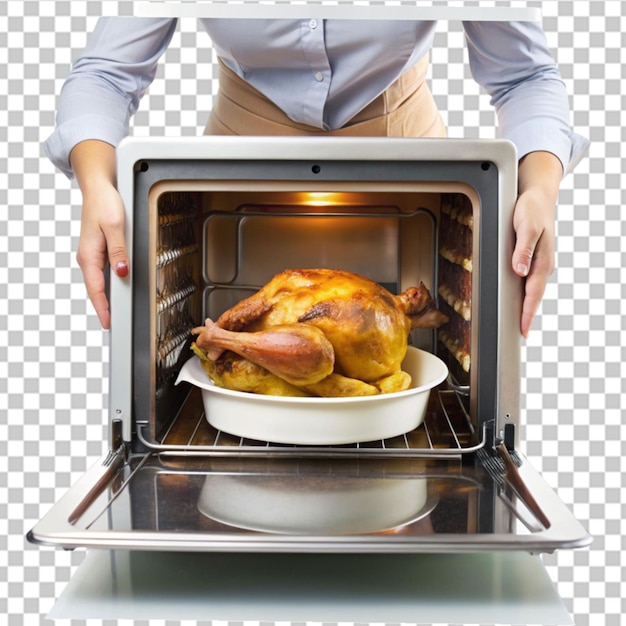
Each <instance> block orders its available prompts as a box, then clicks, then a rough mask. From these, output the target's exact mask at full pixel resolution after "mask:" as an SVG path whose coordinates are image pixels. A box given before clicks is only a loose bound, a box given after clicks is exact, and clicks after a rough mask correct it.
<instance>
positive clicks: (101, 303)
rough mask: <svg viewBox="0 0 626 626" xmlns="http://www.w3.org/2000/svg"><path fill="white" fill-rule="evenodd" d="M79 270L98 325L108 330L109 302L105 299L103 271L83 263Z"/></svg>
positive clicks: (97, 266)
mask: <svg viewBox="0 0 626 626" xmlns="http://www.w3.org/2000/svg"><path fill="white" fill-rule="evenodd" d="M81 270H82V272H83V280H84V282H85V287H86V288H87V295H88V296H89V299H90V300H91V304H92V305H93V308H94V309H95V311H96V315H97V316H98V319H99V320H100V324H101V325H102V328H104V329H108V328H110V326H111V312H110V311H109V301H108V300H107V297H106V291H105V281H104V272H103V269H102V268H101V267H100V266H99V265H98V264H96V263H83V264H82V265H81Z"/></svg>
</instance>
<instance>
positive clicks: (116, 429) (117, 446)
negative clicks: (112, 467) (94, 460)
mask: <svg viewBox="0 0 626 626" xmlns="http://www.w3.org/2000/svg"><path fill="white" fill-rule="evenodd" d="M113 456H116V457H119V456H121V457H123V459H124V462H126V461H128V444H127V443H126V442H125V441H124V425H123V422H122V420H121V419H113V420H112V421H111V449H110V450H109V454H108V456H107V458H109V457H113Z"/></svg>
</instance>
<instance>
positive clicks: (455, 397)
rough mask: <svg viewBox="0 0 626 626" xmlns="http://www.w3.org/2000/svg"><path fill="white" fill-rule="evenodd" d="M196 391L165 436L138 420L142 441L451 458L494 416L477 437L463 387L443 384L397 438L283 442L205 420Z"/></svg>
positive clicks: (466, 449)
mask: <svg viewBox="0 0 626 626" xmlns="http://www.w3.org/2000/svg"><path fill="white" fill-rule="evenodd" d="M194 391H196V392H197V391H198V390H192V392H191V393H190V400H189V401H188V403H187V404H192V405H193V408H192V410H191V411H189V410H187V411H185V410H183V411H181V412H180V413H179V415H178V416H177V418H176V419H175V420H174V421H173V422H172V424H171V425H170V427H169V428H168V430H167V432H166V433H165V434H164V435H163V437H162V438H161V440H160V441H158V440H154V438H152V437H151V436H150V424H149V423H148V422H147V421H138V422H137V423H136V425H137V437H138V440H139V441H140V442H141V444H142V445H144V446H145V447H146V448H147V449H149V450H151V451H153V452H157V453H161V454H173V455H180V456H222V457H223V456H254V457H278V456H280V457H299V458H302V457H325V458H398V457H403V458H420V457H428V458H446V459H450V458H461V457H462V456H463V455H465V454H471V453H475V452H477V451H478V450H480V449H482V448H484V447H485V445H486V442H487V437H488V433H489V429H490V428H492V427H493V421H485V422H484V423H483V427H482V432H481V433H480V439H478V438H477V437H476V433H475V429H474V427H473V426H472V424H471V420H470V416H469V413H468V412H467V408H466V406H465V403H464V396H465V393H464V392H463V391H459V389H458V388H440V389H437V390H436V393H434V394H431V398H432V397H435V398H436V400H435V401H434V402H432V401H431V403H430V405H429V411H428V412H427V415H426V418H425V419H424V422H423V423H422V424H421V425H420V426H419V427H418V428H416V429H415V430H414V431H412V432H410V433H406V434H404V435H400V436H398V437H394V438H392V439H384V440H378V441H372V442H366V443H355V444H345V445H338V446H329V445H324V446H305V445H290V444H282V443H280V444H279V443H273V442H269V441H265V442H264V441H256V440H252V439H247V438H243V437H239V436H234V435H230V434H228V433H225V432H223V431H218V430H216V429H214V428H213V427H212V426H211V425H210V424H209V423H208V421H207V420H206V417H205V414H204V409H203V407H202V403H201V402H198V401H197V400H198V398H197V397H196V398H195V399H194V398H192V396H193V395H194ZM195 395H196V396H198V395H199V394H195ZM194 400H195V402H194ZM433 405H435V406H433ZM437 405H438V406H437ZM431 407H432V408H431ZM183 421H184V422H185V423H184V424H183V423H182V422H183Z"/></svg>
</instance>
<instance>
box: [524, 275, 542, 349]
mask: <svg viewBox="0 0 626 626" xmlns="http://www.w3.org/2000/svg"><path fill="white" fill-rule="evenodd" d="M546 284H547V278H546V277H545V276H543V275H542V274H539V273H533V274H531V275H529V276H528V278H527V279H526V283H525V285H524V302H523V305H522V316H521V320H520V331H521V333H522V337H524V338H526V339H527V338H528V334H529V332H530V328H531V326H532V323H533V321H534V319H535V315H536V314H537V311H538V310H539V306H540V304H541V300H542V298H543V294H544V292H545V290H546Z"/></svg>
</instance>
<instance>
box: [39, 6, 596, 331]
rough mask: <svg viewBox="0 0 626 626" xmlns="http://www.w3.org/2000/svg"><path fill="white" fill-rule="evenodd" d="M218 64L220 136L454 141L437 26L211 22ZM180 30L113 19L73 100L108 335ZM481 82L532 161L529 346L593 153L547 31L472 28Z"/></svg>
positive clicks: (62, 107) (527, 164)
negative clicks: (134, 143)
mask: <svg viewBox="0 0 626 626" xmlns="http://www.w3.org/2000/svg"><path fill="white" fill-rule="evenodd" d="M201 21H202V23H203V25H204V27H205V29H206V30H207V32H208V34H209V35H210V37H211V39H212V41H213V45H214V47H215V49H216V51H217V55H218V58H219V65H220V89H219V92H218V95H217V97H216V100H215V103H214V107H213V110H212V111H211V115H210V116H209V121H208V123H207V128H206V132H207V133H211V134H239V135H250V134H254V135H274V134H289V135H321V134H323V135H362V136H415V137H441V136H445V129H444V126H443V123H442V121H441V118H440V116H439V113H438V112H437V109H436V106H435V103H434V100H433V98H432V95H431V94H430V91H429V89H428V85H427V84H426V82H425V77H426V71H427V67H428V52H429V50H430V48H431V46H432V43H433V38H434V31H435V23H434V22H413V21H384V20H381V21H376V22H374V21H371V22H369V21H368V22H363V21H355V22H351V21H347V20H318V19H304V20H291V19H289V20H227V19H213V20H201ZM175 29H176V20H173V19H156V18H102V19H101V20H99V22H98V24H97V26H96V29H95V31H94V33H93V34H92V36H91V38H90V40H89V43H88V45H87V48H86V50H85V51H84V53H83V54H82V55H81V57H80V58H79V59H78V60H77V61H76V63H75V65H74V67H73V68H72V71H71V73H70V75H69V77H68V79H67V80H66V82H65V84H64V87H63V89H62V92H61V96H60V100H59V110H58V116H57V127H56V129H55V131H54V133H53V134H52V136H51V137H50V138H49V139H48V140H47V141H46V143H45V150H46V153H47V154H48V156H49V157H50V159H51V160H52V161H53V163H55V165H57V167H59V168H60V169H61V170H62V171H64V172H65V173H66V174H67V175H68V176H69V177H72V176H73V175H75V176H76V179H77V181H78V184H79V186H80V189H81V192H82V195H83V214H82V223H81V235H80V243H79V248H78V253H77V259H78V262H79V265H80V267H81V269H82V271H83V276H84V280H85V284H86V287H87V291H88V293H89V297H90V299H91V301H92V303H93V305H94V307H95V310H96V313H97V314H98V318H99V319H100V322H101V324H102V326H103V327H104V328H108V327H109V324H110V314H109V308H108V302H107V299H106V296H105V292H104V275H103V270H104V268H105V266H106V264H107V262H109V263H110V264H111V267H112V268H113V269H114V271H115V272H116V273H117V275H118V276H120V277H125V276H126V275H127V274H128V271H129V266H128V255H127V251H126V242H125V240H124V232H123V223H124V210H123V206H122V201H121V198H120V197H119V194H118V193H117V190H116V172H115V146H116V145H117V143H118V142H119V141H120V139H121V138H122V137H124V136H125V135H126V134H127V133H128V128H129V120H130V118H131V117H132V115H133V114H134V113H135V111H136V110H137V108H138V105H139V101H140V99H141V97H142V95H143V94H144V93H145V91H146V89H147V88H148V86H149V85H150V83H151V82H152V80H153V79H154V76H155V74H156V66H157V62H158V60H159V58H160V56H161V55H162V54H163V52H164V51H165V50H166V48H167V46H168V44H169V42H170V41H171V38H172V35H173V33H174V31H175ZM464 29H465V34H466V39H467V45H468V51H469V59H470V68H471V70H472V73H473V76H474V78H475V80H476V81H477V82H478V83H479V84H480V85H481V86H482V87H483V88H484V89H486V90H487V92H488V93H489V94H490V95H491V103H492V104H493V106H494V107H495V109H496V113H497V116H498V123H499V129H500V135H501V136H502V137H505V138H507V139H510V140H511V141H512V142H513V143H514V144H515V145H516V147H517V150H518V156H519V195H518V199H517V203H516V206H515V211H514V218H513V221H514V223H513V226H514V229H515V233H516V246H515V250H514V253H513V257H512V266H513V269H514V271H515V272H517V273H518V274H519V275H520V276H523V277H525V279H526V280H525V296H524V302H523V310H522V314H521V320H520V331H521V333H522V335H523V336H524V337H526V336H527V335H528V332H529V330H530V327H531V324H532V320H533V318H534V316H535V314H536V312H537V309H538V307H539V304H540V302H541V298H542V296H543V293H544V290H545V287H546V284H547V280H548V277H549V276H550V274H551V273H552V271H553V269H554V226H555V205H556V200H557V195H558V190H559V185H560V181H561V179H562V177H563V175H564V173H565V172H567V171H569V170H571V169H572V168H573V167H574V165H575V164H576V163H577V162H578V160H580V158H581V157H582V155H583V153H584V152H585V150H586V147H587V141H586V140H585V139H583V138H582V137H580V136H578V135H576V134H575V133H573V132H572V130H571V128H570V126H569V121H568V119H569V108H568V101H567V94H566V92H565V88H564V85H563V82H562V80H561V77H560V75H559V72H558V69H557V67H556V64H555V62H554V59H553V58H552V56H551V54H550V52H549V50H548V46H547V42H546V38H545V35H544V33H543V31H542V29H541V26H540V25H539V24H537V23H534V22H468V23H464Z"/></svg>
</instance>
